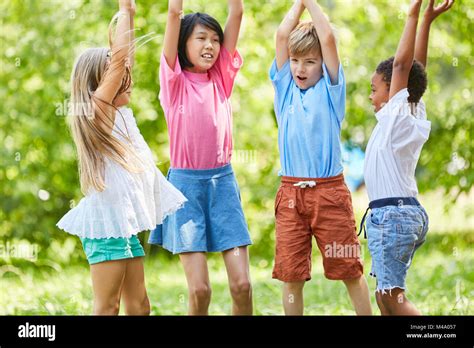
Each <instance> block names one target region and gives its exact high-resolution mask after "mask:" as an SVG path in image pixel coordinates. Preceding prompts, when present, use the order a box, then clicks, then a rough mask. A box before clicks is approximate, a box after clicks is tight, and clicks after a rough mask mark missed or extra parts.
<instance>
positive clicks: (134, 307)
mask: <svg viewBox="0 0 474 348" xmlns="http://www.w3.org/2000/svg"><path fill="white" fill-rule="evenodd" d="M125 311H126V313H127V315H150V311H151V307H150V300H149V299H148V296H146V297H145V298H144V299H142V300H137V301H132V302H131V303H128V304H127V306H126V308H125Z"/></svg>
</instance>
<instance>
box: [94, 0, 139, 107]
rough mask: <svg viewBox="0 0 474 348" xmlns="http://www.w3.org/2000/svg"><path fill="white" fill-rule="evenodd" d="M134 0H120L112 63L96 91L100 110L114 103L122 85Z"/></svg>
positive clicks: (128, 48) (95, 94) (95, 96)
mask: <svg viewBox="0 0 474 348" xmlns="http://www.w3.org/2000/svg"><path fill="white" fill-rule="evenodd" d="M133 4H134V1H133V0H120V1H119V6H120V12H119V14H118V20H117V28H116V30H115V40H114V41H113V42H112V43H111V51H112V57H111V59H110V64H109V66H108V68H107V70H106V71H105V73H104V76H103V77H102V80H101V81H100V84H99V86H98V88H97V90H96V91H95V92H94V95H93V96H94V101H95V102H96V104H97V106H98V107H99V110H98V111H100V110H103V108H104V107H106V105H103V104H112V102H113V100H114V98H115V96H116V95H117V92H118V91H119V89H120V87H121V85H122V79H123V76H124V74H125V71H126V64H127V60H128V58H129V53H130V30H131V29H132V28H130V24H131V20H130V17H131V16H132V6H133Z"/></svg>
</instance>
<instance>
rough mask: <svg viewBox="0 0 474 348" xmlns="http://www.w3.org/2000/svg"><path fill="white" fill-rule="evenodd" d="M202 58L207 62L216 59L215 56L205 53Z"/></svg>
mask: <svg viewBox="0 0 474 348" xmlns="http://www.w3.org/2000/svg"><path fill="white" fill-rule="evenodd" d="M201 57H202V58H203V59H205V60H212V59H213V58H214V55H213V54H211V53H204V54H202V55H201Z"/></svg>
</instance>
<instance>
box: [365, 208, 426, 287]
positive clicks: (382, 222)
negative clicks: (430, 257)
mask: <svg viewBox="0 0 474 348" xmlns="http://www.w3.org/2000/svg"><path fill="white" fill-rule="evenodd" d="M428 221H429V220H428V215H427V214H426V211H425V209H424V208H423V207H422V206H421V205H403V206H385V207H381V208H374V209H372V211H371V214H370V215H369V217H368V218H367V239H368V246H369V252H370V255H371V257H372V271H371V273H370V275H372V276H374V277H377V291H382V293H385V292H386V291H387V290H391V289H393V288H400V289H404V290H406V285H405V278H406V275H407V271H408V268H410V265H411V262H412V260H413V255H414V254H415V251H416V250H417V249H418V248H419V247H420V246H421V245H422V244H423V243H424V242H425V239H426V233H427V232H428Z"/></svg>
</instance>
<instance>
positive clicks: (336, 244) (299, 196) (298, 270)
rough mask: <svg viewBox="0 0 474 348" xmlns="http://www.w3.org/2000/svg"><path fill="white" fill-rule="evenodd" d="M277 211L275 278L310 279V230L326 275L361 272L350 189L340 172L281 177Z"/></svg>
mask: <svg viewBox="0 0 474 348" xmlns="http://www.w3.org/2000/svg"><path fill="white" fill-rule="evenodd" d="M298 183H299V186H295V184H298ZM275 217H276V246H275V249H276V253H275V263H274V267H273V275H272V276H273V278H276V279H279V280H281V281H284V282H296V281H305V280H310V279H311V243H312V238H311V237H312V236H314V237H315V238H316V243H317V245H318V248H319V250H320V251H321V254H322V257H323V267H324V275H325V276H326V278H328V279H335V280H336V279H341V280H342V279H353V278H358V277H360V276H361V275H362V274H363V265H362V262H361V260H360V243H359V240H358V238H357V233H356V224H355V219H354V212H353V210H352V198H351V193H350V191H349V190H348V188H347V186H346V184H345V182H344V176H343V175H342V174H341V175H338V176H335V177H331V178H322V179H308V178H294V177H286V176H284V177H282V180H281V185H280V188H279V189H278V192H277V194H276V199H275Z"/></svg>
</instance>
